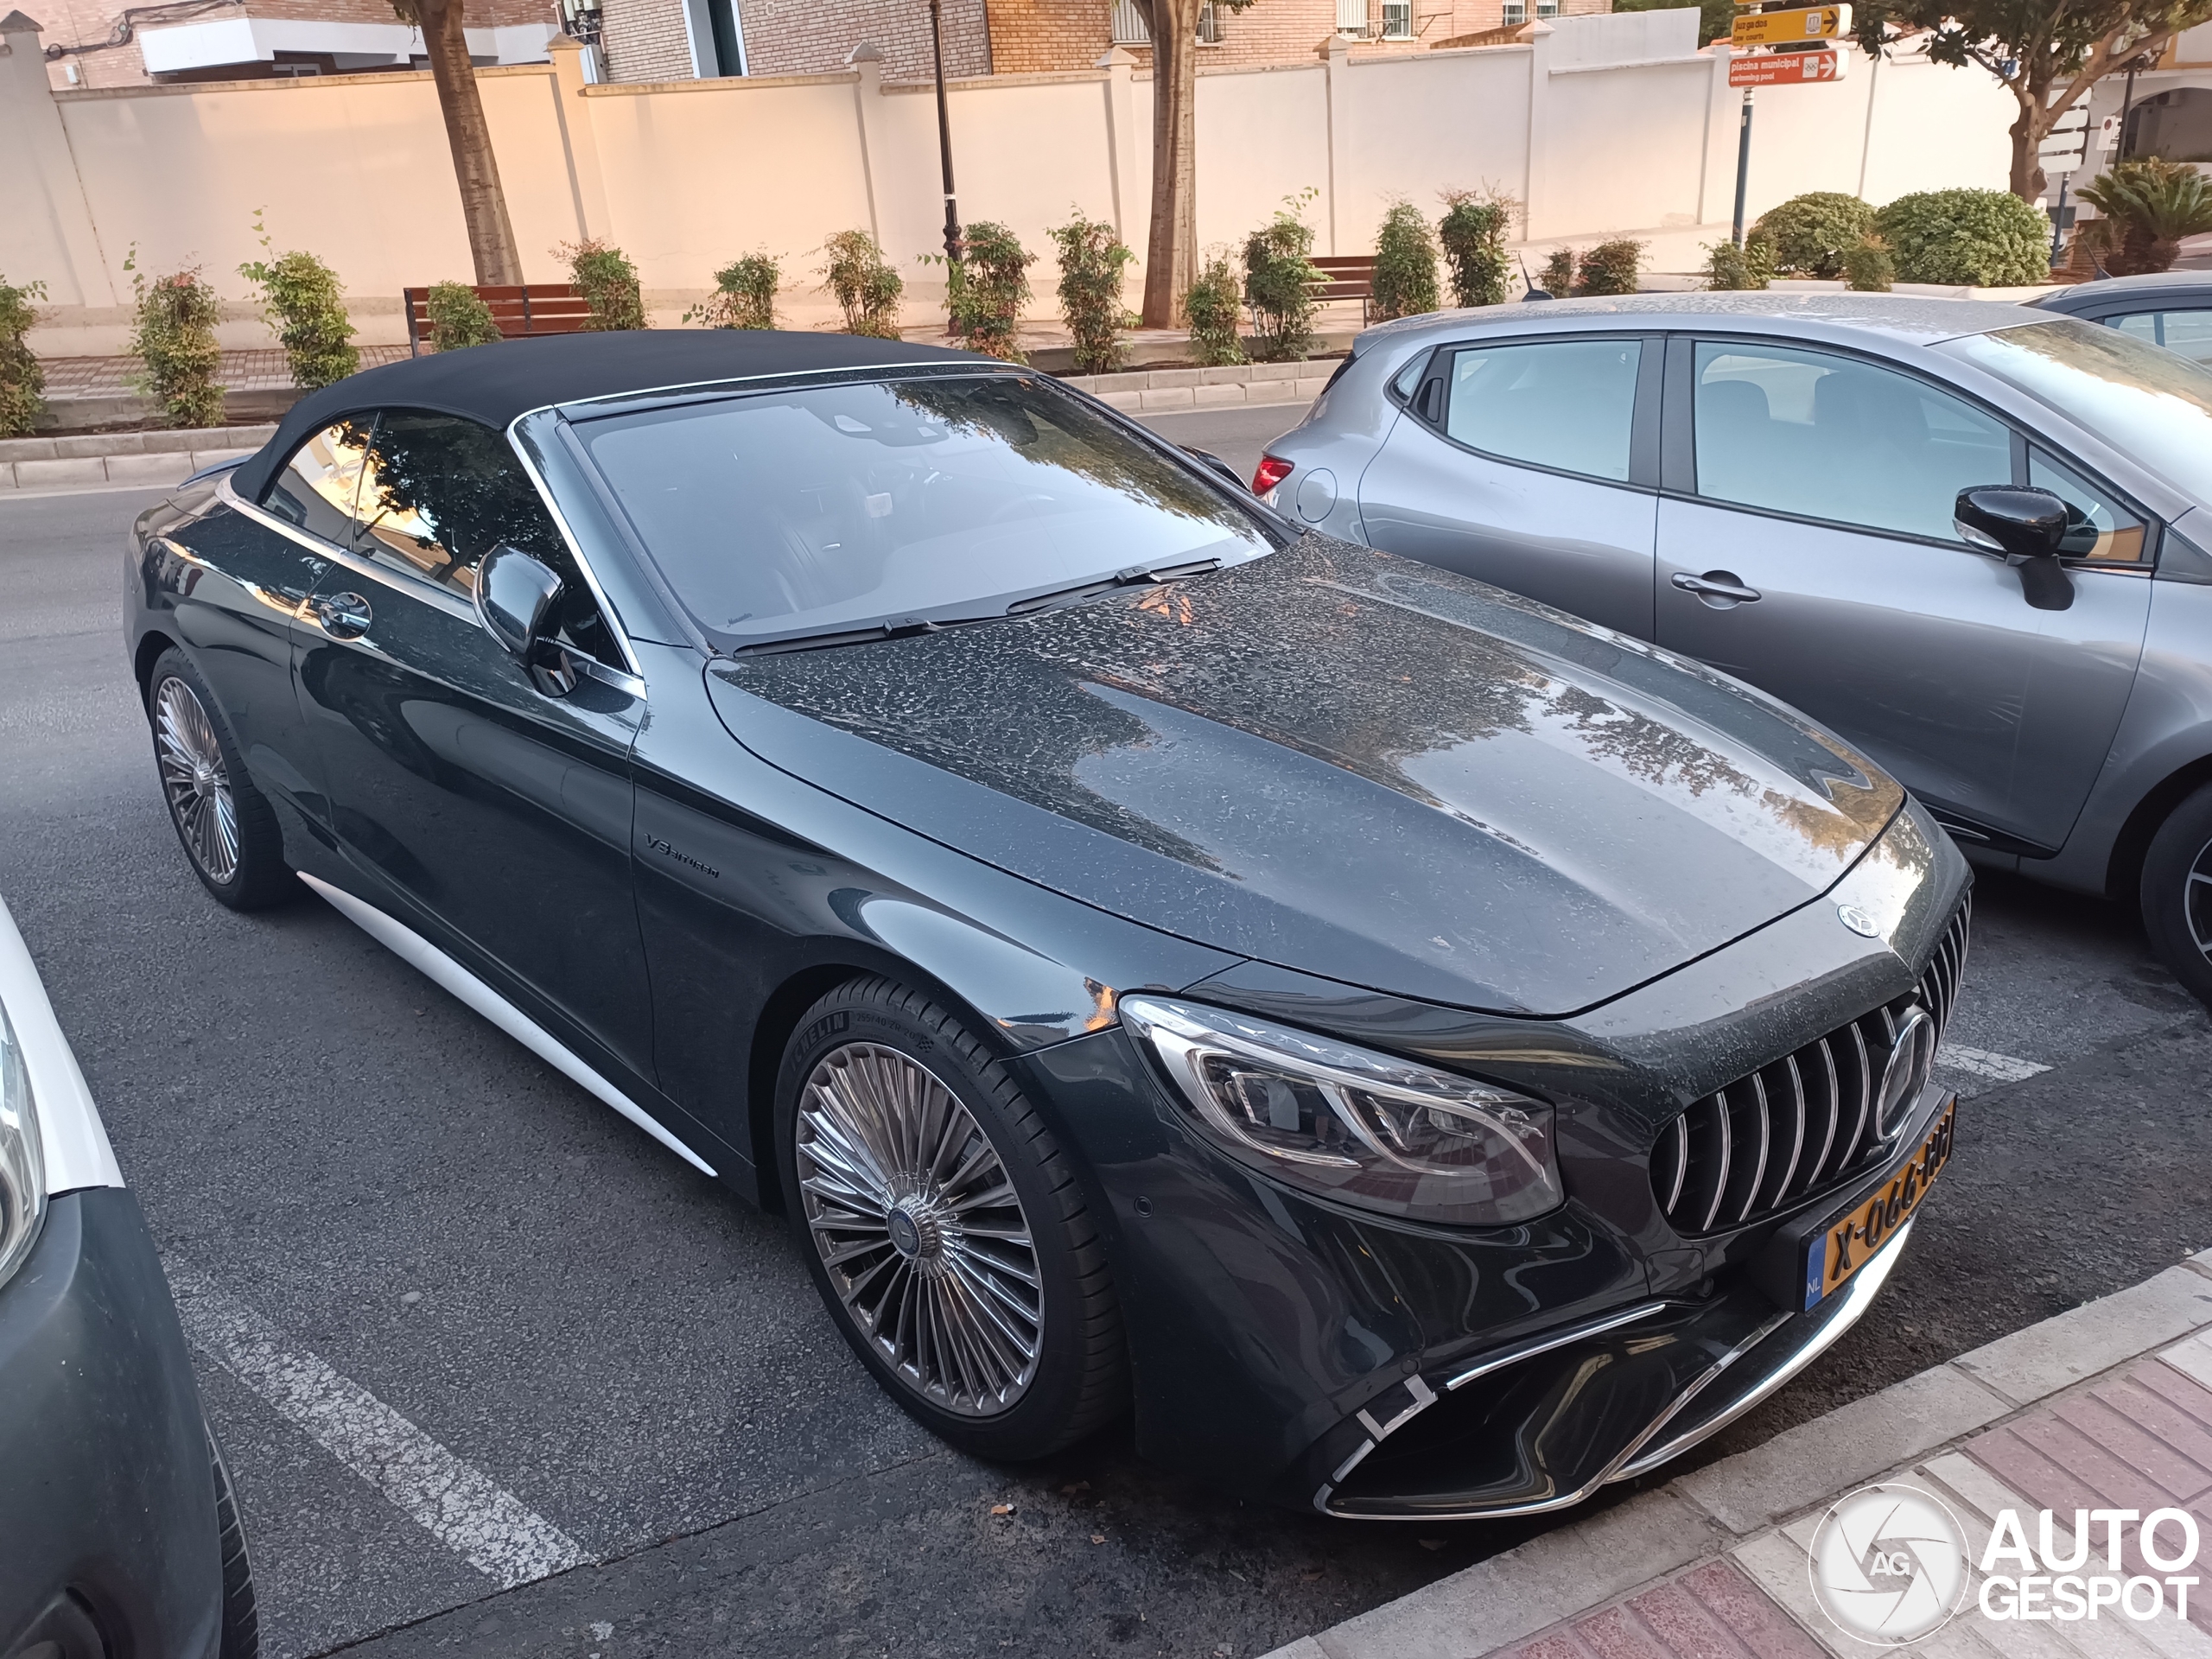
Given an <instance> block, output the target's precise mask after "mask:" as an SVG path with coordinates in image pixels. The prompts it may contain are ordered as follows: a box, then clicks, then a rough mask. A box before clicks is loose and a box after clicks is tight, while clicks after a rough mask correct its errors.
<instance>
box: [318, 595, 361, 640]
mask: <svg viewBox="0 0 2212 1659" xmlns="http://www.w3.org/2000/svg"><path fill="white" fill-rule="evenodd" d="M308 610H310V611H312V612H313V613H315V620H316V621H317V622H319V623H320V624H321V626H322V631H323V632H325V633H327V634H328V635H329V636H330V637H331V638H332V639H359V638H360V637H361V636H362V635H363V634H365V633H366V632H368V631H369V624H370V623H372V622H373V621H374V620H376V613H374V612H373V611H372V610H370V609H369V601H367V600H365V599H364V598H362V597H361V595H360V594H316V595H315V597H314V598H313V599H311V600H309V601H308Z"/></svg>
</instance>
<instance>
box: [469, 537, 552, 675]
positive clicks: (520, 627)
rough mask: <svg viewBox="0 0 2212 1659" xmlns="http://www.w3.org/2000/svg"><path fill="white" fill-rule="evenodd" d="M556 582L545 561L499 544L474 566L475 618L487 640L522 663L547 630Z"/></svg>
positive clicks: (528, 661) (533, 652)
mask: <svg viewBox="0 0 2212 1659" xmlns="http://www.w3.org/2000/svg"><path fill="white" fill-rule="evenodd" d="M560 597H561V578H560V577H558V576H557V575H554V574H553V572H552V571H551V570H550V569H549V568H547V566H546V565H545V563H543V561H542V560H540V559H537V558H535V557H533V556H531V555H530V554H528V553H525V552H524V551H523V550H521V549H520V548H518V547H512V546H510V545H508V544H507V543H505V542H502V543H499V545H498V546H497V547H495V548H493V550H491V551H490V552H489V553H486V555H485V556H484V558H483V562H482V563H480V564H479V565H478V566H477V567H476V614H477V616H478V617H479V618H480V620H482V621H483V624H484V626H485V627H486V629H487V630H489V631H490V632H491V635H492V637H493V639H497V640H498V641H499V643H500V644H501V645H504V646H505V647H506V648H507V650H508V651H510V652H512V653H513V654H514V655H515V656H517V657H518V658H521V659H522V660H523V661H524V663H525V664H531V662H532V659H533V658H536V657H537V655H538V654H539V652H538V647H539V646H540V645H543V643H544V640H545V636H546V635H547V633H548V632H550V630H551V624H552V620H553V605H554V601H556V600H558V599H559V598H560Z"/></svg>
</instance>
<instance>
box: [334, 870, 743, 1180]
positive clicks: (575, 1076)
mask: <svg viewBox="0 0 2212 1659" xmlns="http://www.w3.org/2000/svg"><path fill="white" fill-rule="evenodd" d="M300 880H302V881H304V882H306V883H307V884H308V887H312V888H314V889H315V892H317V893H320V894H321V895H322V897H323V898H325V899H328V900H329V901H330V904H331V907H332V908H333V909H334V910H336V911H337V912H338V913H339V914H340V915H341V916H343V917H344V918H346V920H347V921H349V922H351V923H353V925H354V926H356V927H358V928H359V929H360V930H361V931H363V932H364V933H365V934H367V935H368V936H369V937H370V938H372V939H374V940H375V941H376V942H377V943H378V944H381V945H382V946H384V947H385V950H389V951H391V953H392V954H393V955H394V956H396V957H398V958H399V959H400V960H401V961H403V962H404V963H407V964H408V965H409V966H410V967H411V968H413V969H416V972H418V973H420V974H421V975H423V977H424V978H426V979H429V980H432V981H434V982H436V983H437V985H438V986H439V987H440V988H442V989H444V990H445V991H447V992H448V993H449V994H451V995H453V996H454V997H455V998H457V999H458V1000H460V1001H463V1002H466V1003H467V1005H468V1006H469V1007H472V1008H474V1009H475V1010H476V1012H477V1013H479V1014H482V1015H483V1016H484V1018H486V1020H490V1021H491V1022H492V1023H493V1025H495V1026H497V1027H499V1029H500V1030H501V1031H504V1032H505V1033H507V1035H508V1036H510V1037H512V1038H513V1039H515V1040H516V1041H517V1042H518V1043H520V1044H521V1045H522V1046H524V1048H526V1049H528V1050H529V1051H530V1052H531V1053H533V1054H535V1055H537V1058H540V1059H541V1060H543V1061H544V1062H545V1063H546V1064H547V1065H550V1066H551V1067H552V1068H553V1069H554V1070H555V1071H558V1072H560V1073H561V1074H562V1075H563V1077H567V1078H569V1080H570V1081H571V1082H573V1083H575V1084H581V1085H582V1087H583V1088H585V1089H588V1090H590V1091H591V1092H592V1093H593V1094H594V1095H596V1096H599V1098H600V1099H601V1100H602V1101H604V1102H606V1103H607V1104H608V1105H609V1106H612V1107H613V1109H615V1110H616V1111H617V1112H619V1113H620V1114H621V1115H622V1116H624V1117H626V1118H628V1119H629V1120H630V1122H632V1123H634V1124H636V1125H637V1126H638V1127H639V1128H641V1129H643V1130H644V1131H645V1133H646V1134H647V1135H651V1136H652V1138H653V1139H654V1140H656V1141H659V1142H660V1143H661V1145H663V1146H664V1147H667V1148H668V1149H669V1150H670V1151H671V1152H672V1153H674V1154H676V1155H677V1157H679V1158H681V1159H682V1160H683V1161H684V1162H685V1163H687V1164H689V1165H690V1166H692V1167H693V1168H694V1169H696V1170H697V1171H698V1172H699V1173H701V1174H702V1175H712V1174H713V1173H715V1168H714V1166H713V1165H711V1164H709V1162H708V1161H707V1160H705V1159H703V1158H702V1157H701V1156H700V1155H699V1154H697V1153H696V1152H694V1151H692V1150H691V1148H690V1147H687V1146H685V1145H684V1144H683V1142H682V1141H679V1140H677V1138H676V1137H675V1136H674V1135H671V1134H670V1133H669V1132H668V1131H667V1130H666V1129H664V1128H662V1127H661V1126H660V1124H659V1123H658V1122H655V1121H654V1119H653V1118H652V1116H650V1115H649V1114H648V1113H647V1112H646V1111H645V1108H643V1107H642V1106H640V1105H639V1104H638V1103H637V1102H635V1101H633V1100H632V1099H631V1098H630V1097H629V1096H627V1095H626V1094H624V1093H623V1092H622V1091H621V1090H620V1089H617V1088H616V1087H615V1086H614V1085H613V1084H611V1083H609V1082H608V1081H607V1079H606V1078H605V1077H601V1076H600V1075H599V1073H598V1072H596V1071H593V1070H592V1069H591V1067H589V1066H588V1065H585V1064H584V1063H583V1061H582V1059H580V1058H577V1056H576V1055H575V1053H574V1052H571V1051H570V1050H569V1048H568V1047H567V1046H564V1045H563V1043H561V1042H560V1041H559V1040H558V1039H556V1038H555V1037H554V1035H553V1034H552V1033H550V1032H549V1031H547V1030H546V1029H545V1028H544V1027H543V1026H541V1025H539V1024H538V1023H537V1021H536V1020H532V1019H531V1017H530V1016H529V1015H528V1014H524V1012H523V1011H522V1010H521V1009H520V1008H518V1007H515V1005H514V1004H513V1003H512V1002H510V1001H507V999H506V998H505V997H504V996H501V995H499V993H498V992H497V991H495V990H493V988H491V987H490V986H489V985H486V983H485V982H483V981H482V980H480V979H479V978H477V977H476V976H475V975H474V974H472V973H470V972H469V971H468V969H466V968H464V967H462V966H461V964H460V963H457V962H455V961H454V959H453V958H452V957H449V956H448V955H447V954H446V953H445V952H444V951H442V950H439V949H438V947H437V946H436V945H435V944H431V943H430V942H429V940H428V939H426V938H423V936H422V935H421V934H419V933H417V932H416V931H414V929H412V928H410V927H409V926H407V925H405V924H404V923H401V922H397V921H394V920H393V919H392V918H391V917H389V916H387V915H385V913H384V912H382V911H380V910H378V909H377V908H376V907H375V906H373V905H369V904H365V903H364V902H363V901H362V900H360V899H356V898H355V897H354V896H353V894H352V893H347V892H345V891H344V890H343V889H341V888H339V887H332V886H331V885H330V883H329V882H327V881H322V880H317V879H316V878H315V877H314V876H312V875H308V874H304V873H302V875H301V876H300Z"/></svg>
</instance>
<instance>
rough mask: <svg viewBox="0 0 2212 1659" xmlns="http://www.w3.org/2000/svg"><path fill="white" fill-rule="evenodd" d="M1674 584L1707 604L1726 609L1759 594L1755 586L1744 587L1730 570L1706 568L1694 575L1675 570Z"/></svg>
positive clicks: (1741, 603)
mask: <svg viewBox="0 0 2212 1659" xmlns="http://www.w3.org/2000/svg"><path fill="white" fill-rule="evenodd" d="M1675 587H1677V588H1681V590H1682V591H1683V592H1684V593H1686V594H1696V595H1697V596H1698V597H1699V598H1700V599H1701V600H1703V601H1705V602H1706V603H1707V604H1708V605H1713V606H1715V607H1718V608H1719V609H1722V610H1726V609H1727V608H1728V607H1730V606H1732V605H1748V604H1750V603H1751V601H1753V600H1755V599H1757V598H1758V596H1759V590H1758V588H1746V587H1745V586H1744V584H1743V582H1742V581H1741V580H1740V579H1738V576H1737V575H1736V573H1735V572H1734V571H1732V570H1708V571H1707V572H1706V573H1705V574H1704V575H1701V576H1694V575H1690V573H1689V572H1688V571H1687V570H1677V571H1676V572H1675Z"/></svg>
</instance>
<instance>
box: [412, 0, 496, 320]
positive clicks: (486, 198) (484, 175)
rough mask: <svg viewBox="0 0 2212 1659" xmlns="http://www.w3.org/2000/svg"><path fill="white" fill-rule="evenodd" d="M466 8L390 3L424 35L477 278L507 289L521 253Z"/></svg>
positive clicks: (454, 2) (443, 0) (449, 1)
mask: <svg viewBox="0 0 2212 1659" xmlns="http://www.w3.org/2000/svg"><path fill="white" fill-rule="evenodd" d="M391 9H392V10H394V11H396V12H397V13H398V14H399V17H400V21H401V22H408V23H412V24H414V25H415V26H416V28H417V29H421V30H422V31H423V50H424V51H425V52H426V53H428V54H429V59H430V78H431V79H433V80H435V82H436V83H437V87H438V109H439V111H441V112H442V114H443V115H444V117H445V119H446V142H447V143H448V145H450V146H451V147H452V149H453V171H454V181H455V182H456V183H457V184H459V185H460V187H461V222H462V223H463V224H465V225H466V226H467V227H468V253H469V257H470V258H471V259H473V260H474V262H475V264H476V280H477V282H478V283H479V284H480V285H482V286H484V287H487V288H488V287H504V286H509V285H512V284H514V283H520V282H521V281H522V255H521V253H520V252H519V251H518V250H517V249H516V247H515V231H514V226H512V225H511V224H510V223H508V221H507V198H506V194H505V192H504V191H502V190H501V189H500V188H499V160H498V158H497V157H495V156H493V154H492V128H491V124H490V123H489V122H487V121H486V120H485V118H484V100H483V99H482V97H481V96H480V94H479V93H478V92H477V90H476V70H475V68H474V66H473V65H472V64H471V63H470V62H469V61H468V37H467V35H466V34H465V33H464V32H463V30H462V28H461V0H391Z"/></svg>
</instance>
